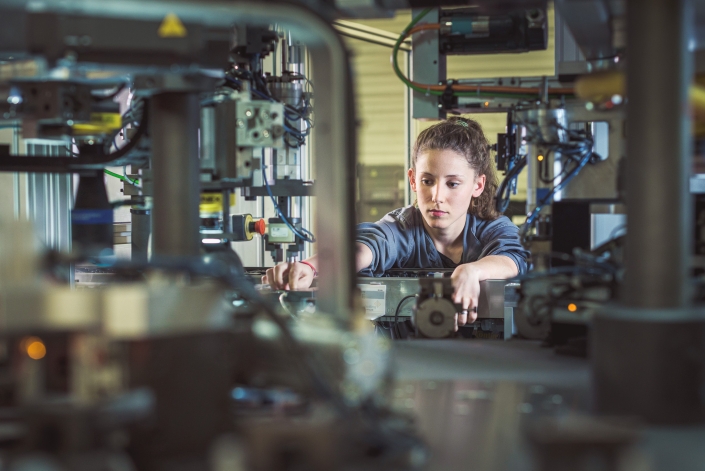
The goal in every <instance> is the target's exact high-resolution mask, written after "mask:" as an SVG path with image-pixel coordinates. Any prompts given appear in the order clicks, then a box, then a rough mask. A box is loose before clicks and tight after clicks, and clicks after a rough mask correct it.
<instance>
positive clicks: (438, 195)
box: [431, 185, 445, 203]
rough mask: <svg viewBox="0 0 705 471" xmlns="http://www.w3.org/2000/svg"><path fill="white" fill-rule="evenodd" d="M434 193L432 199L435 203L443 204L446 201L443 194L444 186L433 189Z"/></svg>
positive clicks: (435, 186) (436, 186)
mask: <svg viewBox="0 0 705 471" xmlns="http://www.w3.org/2000/svg"><path fill="white" fill-rule="evenodd" d="M431 191H432V198H433V202H434V203H442V202H443V199H444V197H445V196H444V194H443V186H442V185H434V186H433V188H432V189H431Z"/></svg>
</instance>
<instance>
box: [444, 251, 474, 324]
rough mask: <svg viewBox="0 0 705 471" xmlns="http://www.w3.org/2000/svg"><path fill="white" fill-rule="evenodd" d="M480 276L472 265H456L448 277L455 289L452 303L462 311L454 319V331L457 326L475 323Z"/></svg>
mask: <svg viewBox="0 0 705 471" xmlns="http://www.w3.org/2000/svg"><path fill="white" fill-rule="evenodd" d="M480 276H481V270H480V268H479V267H476V266H474V263H464V264H462V265H458V267H457V268H456V269H455V270H454V271H453V274H452V275H451V277H450V279H451V280H452V281H453V287H454V288H455V292H454V293H453V302H454V303H456V304H460V305H461V306H462V309H463V310H462V312H460V313H458V315H457V317H456V319H457V321H456V326H455V330H458V325H465V324H466V323H468V322H475V319H477V303H478V299H479V297H480V279H481V278H480Z"/></svg>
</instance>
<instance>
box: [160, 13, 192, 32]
mask: <svg viewBox="0 0 705 471" xmlns="http://www.w3.org/2000/svg"><path fill="white" fill-rule="evenodd" d="M157 34H158V35H159V37H160V38H184V37H186V34H188V32H187V31H186V27H185V26H184V24H183V23H182V22H181V20H180V19H179V17H178V16H176V14H175V13H169V14H168V15H166V16H165V17H164V20H163V21H162V24H161V25H159V30H158V31H157Z"/></svg>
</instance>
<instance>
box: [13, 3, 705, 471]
mask: <svg viewBox="0 0 705 471" xmlns="http://www.w3.org/2000/svg"><path fill="white" fill-rule="evenodd" d="M303 3H305V5H303ZM411 3H412V4H413V5H406V4H405V3H404V2H402V3H399V4H395V5H394V6H399V7H408V6H413V7H414V9H413V12H412V18H413V19H412V21H411V23H410V24H409V25H408V26H407V27H406V28H405V29H404V30H403V31H402V33H401V35H400V36H399V37H398V39H397V40H396V41H392V42H391V44H387V45H388V46H389V47H391V49H392V62H393V69H394V71H395V73H396V74H397V75H398V76H399V78H400V79H401V80H402V81H403V82H404V83H405V84H406V86H407V87H408V88H409V89H410V90H411V91H412V95H413V106H412V107H411V108H412V114H413V116H414V117H415V118H419V119H423V118H428V119H437V118H442V117H445V116H447V115H448V114H450V113H488V112H494V113H503V114H504V115H505V116H506V123H507V127H506V132H505V133H502V134H501V135H500V136H499V138H498V143H497V146H496V149H495V151H496V154H497V166H498V169H499V171H500V172H502V182H501V184H500V186H499V189H498V192H497V194H496V195H495V196H496V204H497V207H498V209H500V210H502V211H506V210H508V209H509V207H510V203H509V199H510V197H511V195H512V194H513V193H514V192H515V191H516V189H517V185H518V183H517V182H518V177H519V176H520V174H522V172H523V174H524V175H526V176H527V181H528V185H527V186H528V189H527V199H526V201H525V202H521V203H520V206H521V207H522V209H521V210H520V211H518V212H520V213H522V214H523V216H524V217H525V221H524V222H523V225H522V229H521V233H522V238H523V242H524V243H525V244H526V246H527V247H528V248H529V249H530V250H531V253H532V263H533V269H532V271H530V273H528V274H527V275H526V276H523V277H521V278H519V279H516V280H509V281H507V280H501V281H497V280H488V281H486V282H483V284H482V292H481V294H480V300H479V305H478V311H479V312H478V319H477V321H476V322H475V323H473V324H472V325H471V326H468V327H466V328H461V329H459V332H458V333H456V332H455V315H456V312H457V310H458V309H459V306H457V305H455V304H454V303H453V301H452V299H451V297H452V292H453V288H452V284H451V282H450V279H449V278H448V277H447V276H443V275H447V274H448V273H438V272H434V273H430V272H411V271H407V272H401V273H388V274H387V276H386V277H382V278H359V279H358V278H356V276H355V273H354V269H353V268H354V261H353V254H352V247H353V246H354V243H353V233H354V231H353V227H352V221H354V218H353V217H351V213H352V211H353V208H354V201H355V181H354V178H352V176H353V175H355V172H356V168H357V166H356V162H355V144H356V141H355V125H356V120H355V116H354V109H355V107H354V103H353V81H352V73H351V70H350V64H349V60H348V56H347V53H346V50H345V47H344V45H343V43H342V41H341V39H340V37H339V35H338V34H337V33H336V30H335V29H334V28H333V27H332V24H333V21H334V19H335V18H337V17H339V16H341V15H353V14H357V15H376V16H380V15H383V14H385V13H388V11H387V8H388V7H389V5H390V4H389V2H380V1H372V2H357V1H345V2H343V1H335V2H325V1H324V2H320V3H319V2H301V4H299V3H297V2H288V3H282V4H278V3H262V2H259V3H257V2H239V1H234V2H226V1H222V0H205V1H199V2H190V1H182V0H166V1H157V0H146V1H144V0H143V1H141V2H134V1H119V2H117V1H116V2H108V1H105V2H87V1H83V0H62V1H61V2H52V1H45V2H37V1H29V0H12V1H6V2H2V4H0V128H2V130H3V132H4V131H6V130H9V131H7V132H8V133H9V135H11V137H10V139H9V142H7V143H4V141H3V143H0V172H1V173H2V175H0V177H2V178H6V180H4V182H9V181H10V180H12V185H7V186H6V188H10V187H11V188H12V191H8V193H12V195H10V196H11V197H9V196H8V198H5V199H3V201H4V200H8V201H9V200H11V201H12V202H13V204H12V205H10V206H12V207H11V208H10V210H9V211H5V209H4V208H5V206H3V205H0V206H2V210H3V213H2V217H1V218H0V378H2V380H1V381H0V391H1V393H2V394H0V401H1V403H2V414H1V415H0V463H1V464H2V467H6V468H7V469H12V470H24V469H46V470H57V469H60V470H67V471H69V470H70V471H73V470H84V469H85V470H88V469H126V470H128V469H129V470H131V469H137V470H147V469H149V470H155V469H156V470H167V469H180V470H194V471H195V470H204V469H218V470H220V469H234V470H237V469H252V470H261V471H264V470H292V469H307V470H321V471H322V470H326V471H327V470H338V469H340V470H343V469H345V470H356V469H364V470H376V469H379V470H388V469H398V470H402V469H409V470H411V469H444V470H446V469H448V470H451V469H467V467H468V466H469V464H471V465H472V466H474V467H476V468H477V469H482V470H493V471H494V470H500V469H526V470H530V469H531V470H533V469H535V470H546V471H549V470H558V469H605V470H608V469H620V470H641V469H654V470H660V469H676V468H677V469H684V470H690V469H697V468H698V466H700V465H701V464H702V462H703V459H705V458H702V457H700V456H698V453H700V454H702V452H701V451H700V449H701V448H702V447H701V446H699V444H700V443H702V438H703V437H702V430H701V429H700V428H699V427H691V428H687V429H686V428H681V429H678V430H677V431H676V432H677V433H675V434H674V430H673V428H669V429H667V430H665V429H661V428H649V427H650V426H651V425H658V426H661V425H664V424H668V425H671V426H675V427H679V426H682V425H685V424H688V425H693V424H696V425H701V424H702V423H703V422H705V400H704V399H703V395H702V376H703V371H705V366H704V365H705V355H703V339H704V338H705V336H704V335H703V333H704V332H705V329H704V327H703V326H704V325H705V320H704V319H705V317H704V316H703V314H702V309H701V308H699V307H697V306H698V304H697V302H699V301H702V298H703V295H702V292H705V290H703V289H700V290H699V291H698V290H696V289H693V288H697V287H700V285H702V283H701V280H700V279H698V278H694V277H693V276H692V273H691V269H692V268H693V265H694V264H693V263H692V260H691V258H690V256H689V255H690V254H691V252H692V251H693V250H696V251H698V253H700V249H701V248H702V247H701V245H702V240H700V239H702V237H700V238H699V239H698V240H696V241H695V243H692V242H693V241H692V240H691V234H692V233H693V232H695V233H696V234H698V235H701V234H700V233H701V232H702V225H703V224H702V221H700V222H698V224H697V225H696V224H694V219H695V218H693V217H691V213H692V211H691V207H690V206H691V203H692V194H700V193H703V188H702V185H700V180H701V179H699V178H692V179H690V188H689V187H688V182H689V178H688V177H689V176H690V175H689V170H690V166H689V160H688V157H689V156H690V146H689V143H690V142H691V136H690V126H689V124H690V121H689V119H690V118H689V116H690V114H689V112H688V111H689V110H688V108H687V104H688V103H689V99H690V100H692V103H694V105H695V106H694V108H696V111H697V112H696V113H695V115H696V117H697V116H698V113H700V110H701V108H703V105H702V103H703V102H705V100H703V99H702V96H703V95H705V93H703V90H702V89H701V88H700V87H699V86H697V85H694V86H692V87H691V75H692V68H693V54H692V51H693V50H697V49H701V48H702V47H703V45H704V44H705V42H703V40H702V38H701V37H700V36H699V34H700V29H699V27H700V26H701V25H700V24H699V22H698V21H699V20H698V19H699V18H701V17H702V14H703V12H704V11H705V10H704V9H703V6H702V5H700V3H698V2H693V3H691V2H690V1H688V0H678V1H673V0H640V1H639V2H637V1H636V0H635V1H631V0H630V1H629V2H627V3H629V5H628V6H629V8H628V9H626V8H625V6H626V5H625V2H622V1H607V2H602V1H573V0H560V1H559V0H556V1H555V2H554V4H553V8H551V6H550V5H549V4H548V3H547V2H546V1H541V0H537V1H523V0H522V1H519V0H509V1H503V2H488V1H479V2H475V3H476V4H473V5H461V6H456V5H450V4H448V5H446V3H451V2H441V3H442V5H438V4H437V3H432V2H411ZM424 6H428V7H429V8H424V9H421V8H423V7H424ZM417 7H419V8H418V9H416V8H417ZM551 12H555V13H553V14H552V13H551ZM554 20H555V23H552V21H554ZM552 28H553V29H555V34H554V36H553V37H554V41H555V44H556V46H555V50H556V74H555V76H553V77H523V78H517V77H514V78H512V77H502V78H499V77H498V78H494V79H464V78H461V77H459V78H448V77H447V76H446V59H447V57H448V56H449V55H476V54H489V53H502V54H518V53H525V52H528V51H536V50H542V49H545V48H546V47H548V45H549V43H550V34H549V32H550V31H551V29H552ZM351 31H352V32H351ZM346 34H354V29H353V28H350V27H349V25H348V32H347V33H346ZM365 34H367V33H365ZM409 38H410V40H409ZM387 39H388V38H387ZM382 43H384V41H382ZM387 43H389V41H388V40H387ZM402 46H403V47H405V48H408V49H409V50H410V53H411V54H412V55H413V64H412V65H411V66H410V71H409V72H410V73H409V76H408V77H407V75H406V73H405V72H403V71H402V70H401V68H400V66H399V63H398V58H397V53H398V52H399V51H400V49H401V48H402ZM571 51H572V52H571ZM625 76H626V78H625ZM314 83H315V89H314ZM689 90H690V91H689ZM4 135H6V134H3V136H4ZM665 155H669V156H672V158H668V159H666V158H664V156H665ZM313 170H315V172H313ZM393 171H396V170H395V169H390V172H393ZM106 174H107V175H106ZM370 175H371V174H370ZM106 179H107V180H106ZM654 182H658V185H657V186H658V188H654ZM113 184H117V185H119V186H121V188H120V190H122V195H123V197H121V198H114V197H113V198H111V197H109V195H110V194H112V192H109V191H108V190H109V187H111V185H113ZM397 190H398V187H397ZM3 191H5V189H3ZM4 196H7V195H6V194H4ZM312 196H317V197H318V202H317V207H318V210H317V211H315V212H314V211H311V200H310V197H312ZM392 196H394V198H393V197H388V198H387V199H384V198H379V199H372V198H371V199H370V200H367V201H365V202H363V203H365V204H368V205H373V203H374V204H378V203H380V202H388V201H395V200H396V199H395V198H397V199H398V196H399V195H398V194H395V195H392ZM699 206H701V205H696V209H697V210H700V211H701V210H702V208H700V207H699ZM8 207H9V206H8ZM514 207H515V208H516V204H515V206H514ZM125 208H129V217H130V225H131V227H130V230H129V231H128V230H127V228H126V227H121V228H117V227H116V225H115V224H114V222H115V216H114V215H115V213H116V211H123V212H125V213H127V212H128V209H125ZM265 208H266V210H265ZM267 213H269V214H267ZM625 213H628V214H627V215H628V219H627V220H626V226H625V217H624V216H625ZM515 215H517V211H515ZM700 219H702V218H700ZM312 221H315V224H312ZM654 221H658V224H654V223H653V222H654ZM698 221H699V219H698ZM691 223H693V224H692V226H695V230H693V227H691ZM33 226H34V227H33ZM625 227H626V231H625ZM314 228H315V230H314ZM698 228H700V229H698ZM625 232H626V235H624V233H625ZM314 233H315V236H314ZM116 234H118V235H117V237H121V238H126V237H127V235H126V234H129V237H130V244H131V249H132V250H131V255H132V256H131V258H130V259H129V260H127V259H124V258H120V257H115V256H114V247H115V245H114V241H115V238H116ZM37 235H39V236H40V237H39V238H40V239H41V240H40V241H37ZM259 240H261V241H262V244H261V246H262V247H263V249H264V252H267V253H268V254H269V256H271V258H272V260H273V262H291V261H295V260H297V259H300V258H301V257H303V256H305V254H307V253H311V244H312V243H314V242H315V243H316V244H317V247H316V252H317V253H318V254H319V259H320V267H319V271H320V276H319V277H318V278H317V280H316V281H317V286H316V289H315V290H311V291H302V292H295V291H292V292H277V291H272V290H270V289H268V288H266V287H263V286H255V285H254V284H253V283H252V282H251V279H250V278H251V277H252V276H255V277H258V276H257V275H258V274H261V270H262V267H254V268H253V269H247V268H245V267H244V266H243V265H244V264H243V260H245V259H248V256H249V255H252V254H253V253H254V252H259V251H258V249H256V247H257V246H258V245H257V244H256V243H254V242H252V241H259ZM234 244H235V245H234ZM233 246H235V247H237V251H236V250H234V249H233ZM694 247H695V249H693V248H694ZM256 255H257V256H258V257H260V258H258V260H260V261H262V257H261V256H260V255H261V254H256ZM255 258H256V257H255ZM261 264H264V263H263V262H262V263H261ZM258 270H259V272H258ZM371 320H372V321H374V322H370V321H371ZM375 324H376V325H375ZM375 327H376V328H377V331H378V332H375ZM379 332H381V333H383V334H385V335H379ZM449 337H455V338H456V340H447V338H449ZM588 337H589V340H588ZM390 338H392V339H410V338H413V340H412V341H409V342H406V341H404V342H390V341H389V339H390ZM470 338H472V339H470ZM437 339H442V340H437ZM466 339H467V340H466ZM484 339H504V340H506V341H505V342H499V341H494V340H488V341H484ZM537 340H541V341H543V343H544V345H550V346H558V349H557V350H558V351H559V353H566V354H568V356H556V355H554V351H553V350H548V349H541V348H540V346H539V344H540V342H537ZM625 346H626V347H625ZM587 353H589V355H590V360H589V363H588V361H586V360H584V359H583V358H579V357H581V356H585V355H586V354H587ZM604 415H608V416H612V417H611V419H610V420H604V419H603V416H604ZM615 416H616V417H617V419H615ZM624 417H627V418H628V419H630V420H626V421H625V420H623V419H624ZM634 418H636V419H637V420H632V419H634ZM644 424H646V425H644ZM674 436H675V438H674ZM673 450H677V451H678V452H677V453H674V452H673ZM674 455H678V456H679V457H683V458H684V459H683V461H682V462H678V463H677V464H676V465H675V466H672V465H671V464H672V463H670V462H668V461H667V460H666V458H668V457H670V459H672V458H673V456H674ZM664 457H666V458H664ZM664 463H665V464H664ZM693 463H695V464H693Z"/></svg>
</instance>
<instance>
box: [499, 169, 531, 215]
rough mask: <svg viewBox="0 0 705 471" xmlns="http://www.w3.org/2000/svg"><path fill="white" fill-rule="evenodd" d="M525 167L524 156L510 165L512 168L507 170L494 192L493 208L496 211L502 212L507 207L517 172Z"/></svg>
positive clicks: (517, 175)
mask: <svg viewBox="0 0 705 471" xmlns="http://www.w3.org/2000/svg"><path fill="white" fill-rule="evenodd" d="M524 167H526V156H523V157H521V158H520V159H519V161H518V162H516V163H515V164H514V166H512V168H511V169H510V170H509V172H507V175H506V177H504V180H502V183H500V184H499V187H498V188H497V193H496V194H495V208H496V209H497V211H498V212H500V213H504V212H505V211H506V210H507V208H508V207H509V199H510V197H511V192H512V188H513V187H514V182H516V180H517V178H518V177H519V174H520V173H521V171H522V170H524Z"/></svg>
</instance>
